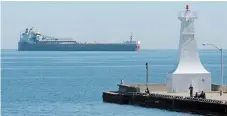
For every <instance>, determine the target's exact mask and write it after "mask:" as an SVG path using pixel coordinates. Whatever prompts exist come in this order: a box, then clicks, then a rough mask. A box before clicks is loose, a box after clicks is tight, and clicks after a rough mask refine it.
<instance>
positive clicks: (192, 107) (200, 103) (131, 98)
mask: <svg viewBox="0 0 227 116" xmlns="http://www.w3.org/2000/svg"><path fill="white" fill-rule="evenodd" d="M103 101H104V102H111V103H118V104H131V105H138V106H143V107H153V108H161V109H167V110H172V111H181V112H192V113H197V114H206V115H207V114H215V115H227V102H225V101H221V100H211V99H199V98H191V97H183V96H172V95H162V94H146V93H136V92H134V93H133V92H131V93H117V92H103Z"/></svg>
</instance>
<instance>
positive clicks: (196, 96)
mask: <svg viewBox="0 0 227 116" xmlns="http://www.w3.org/2000/svg"><path fill="white" fill-rule="evenodd" d="M189 90H190V97H193V86H192V85H190V87H189ZM194 98H203V99H206V94H205V92H204V91H202V92H201V93H200V95H198V92H196V93H195V96H194Z"/></svg>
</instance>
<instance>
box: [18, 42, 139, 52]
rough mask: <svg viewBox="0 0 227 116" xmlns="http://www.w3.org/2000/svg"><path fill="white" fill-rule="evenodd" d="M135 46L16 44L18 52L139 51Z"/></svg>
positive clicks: (137, 46)
mask: <svg viewBox="0 0 227 116" xmlns="http://www.w3.org/2000/svg"><path fill="white" fill-rule="evenodd" d="M139 47H140V46H139V45H137V44H37V43H34V44H29V43H20V42H18V50H19V51H139V49H140V48H139Z"/></svg>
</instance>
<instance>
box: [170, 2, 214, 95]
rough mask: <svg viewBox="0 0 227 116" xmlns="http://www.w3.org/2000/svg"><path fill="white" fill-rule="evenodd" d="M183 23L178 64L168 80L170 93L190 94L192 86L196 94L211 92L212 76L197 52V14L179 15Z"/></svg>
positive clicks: (186, 13)
mask: <svg viewBox="0 0 227 116" xmlns="http://www.w3.org/2000/svg"><path fill="white" fill-rule="evenodd" d="M178 19H179V20H180V21H181V29H180V41H179V47H178V52H179V56H178V64H176V68H175V70H173V72H171V73H170V74H169V75H168V76H169V80H168V91H169V92H188V91H189V87H190V85H192V86H193V88H194V92H200V91H204V92H209V91H211V74H210V72H208V71H207V70H206V69H205V68H204V67H203V65H202V63H201V61H200V57H199V53H198V51H197V42H196V39H195V38H194V37H195V32H194V21H195V19H197V16H196V12H192V11H191V10H189V6H188V5H186V10H185V11H182V12H180V13H179V17H178Z"/></svg>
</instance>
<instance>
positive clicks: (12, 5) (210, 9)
mask: <svg viewBox="0 0 227 116" xmlns="http://www.w3.org/2000/svg"><path fill="white" fill-rule="evenodd" d="M186 4H189V5H190V9H192V10H194V11H197V12H198V17H199V18H198V19H197V20H196V21H195V30H196V36H195V37H196V39H197V42H198V46H199V48H204V47H202V46H201V44H202V43H203V42H207V43H212V44H216V45H218V46H219V47H223V48H227V28H226V27H227V13H226V11H227V9H226V8H227V2H2V4H1V13H2V14H1V15H2V16H1V23H2V25H1V28H2V30H1V33H2V36H1V40H2V41H1V42H2V43H1V44H2V46H1V47H2V49H11V48H17V42H18V41H19V35H20V32H22V31H24V30H25V28H27V27H29V28H30V27H32V26H34V27H35V28H36V29H38V31H39V32H40V33H41V34H44V35H50V36H55V37H70V38H73V39H75V40H77V41H79V42H85V41H87V42H94V41H96V42H123V41H126V40H129V36H130V33H131V32H133V36H134V38H133V39H134V40H140V41H141V48H142V49H175V48H177V47H178V41H179V32H180V21H179V20H178V19H177V16H178V12H179V11H182V10H184V9H185V5H186ZM206 48H207V47H206Z"/></svg>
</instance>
